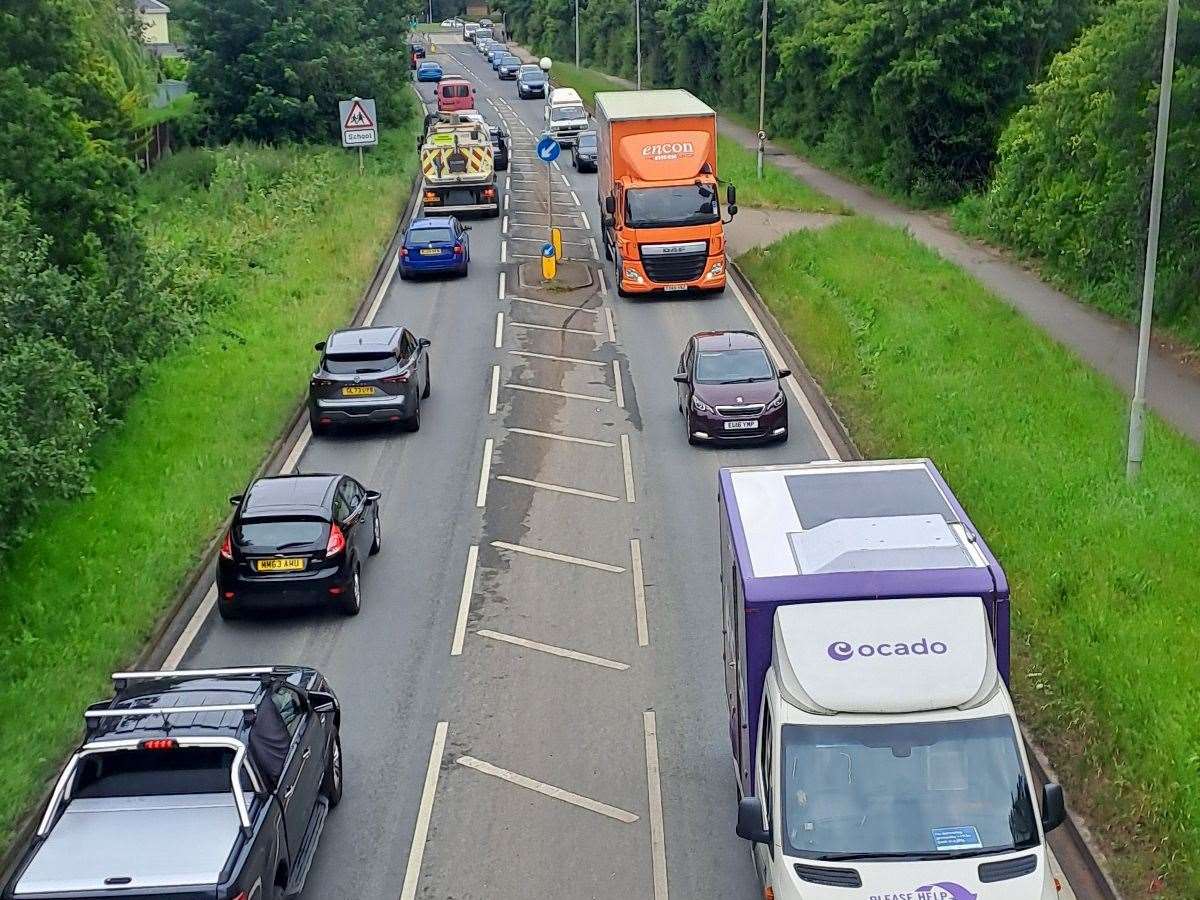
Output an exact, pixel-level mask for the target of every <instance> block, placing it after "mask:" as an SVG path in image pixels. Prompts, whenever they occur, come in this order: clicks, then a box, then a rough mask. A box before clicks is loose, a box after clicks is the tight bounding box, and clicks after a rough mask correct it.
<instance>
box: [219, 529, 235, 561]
mask: <svg viewBox="0 0 1200 900" xmlns="http://www.w3.org/2000/svg"><path fill="white" fill-rule="evenodd" d="M221 559H233V540H232V539H231V538H230V537H229V532H228V531H227V532H225V540H223V541H222V542H221Z"/></svg>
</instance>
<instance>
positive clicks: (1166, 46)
mask: <svg viewBox="0 0 1200 900" xmlns="http://www.w3.org/2000/svg"><path fill="white" fill-rule="evenodd" d="M1178 29H1179V0H1167V25H1166V32H1165V34H1164V35H1163V61H1162V77H1161V79H1160V81H1159V89H1158V130H1157V132H1156V134H1155V137H1154V170H1153V174H1152V176H1151V179H1150V223H1149V228H1148V230H1147V234H1146V273H1145V275H1144V277H1143V279H1142V321H1141V324H1140V326H1139V328H1138V356H1137V374H1136V376H1135V378H1134V383H1133V402H1132V403H1131V404H1130V407H1129V446H1128V451H1127V456H1126V458H1125V476H1126V477H1127V478H1128V479H1129V480H1130V481H1132V480H1134V479H1135V478H1137V477H1138V475H1139V474H1141V471H1142V450H1143V448H1144V446H1145V441H1146V421H1145V420H1146V365H1147V362H1148V358H1149V356H1150V326H1151V320H1152V318H1153V313H1154V279H1155V276H1156V275H1157V269H1158V226H1159V221H1160V219H1161V218H1162V192H1163V170H1164V169H1165V168H1166V163H1167V133H1168V129H1169V126H1170V122H1171V83H1172V82H1173V81H1174V77H1175V36H1176V33H1177V31H1178Z"/></svg>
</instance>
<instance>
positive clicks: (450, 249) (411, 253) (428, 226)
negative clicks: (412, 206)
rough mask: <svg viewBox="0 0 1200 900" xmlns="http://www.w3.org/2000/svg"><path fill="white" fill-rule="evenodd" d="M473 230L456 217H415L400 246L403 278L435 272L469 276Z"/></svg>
mask: <svg viewBox="0 0 1200 900" xmlns="http://www.w3.org/2000/svg"><path fill="white" fill-rule="evenodd" d="M470 230H471V228H470V226H469V225H463V224H462V223H461V222H460V221H458V219H456V218H455V217H454V216H448V217H444V216H443V217H438V218H433V217H430V218H424V219H413V220H412V222H411V223H410V224H409V226H408V230H407V231H406V232H404V241H403V243H402V244H401V245H400V277H401V278H411V277H412V276H414V275H425V274H427V273H428V274H432V273H436V272H453V273H455V274H457V275H466V274H467V268H468V267H469V266H470V264H471V241H470V238H469V235H468V234H467V232H468V231H470Z"/></svg>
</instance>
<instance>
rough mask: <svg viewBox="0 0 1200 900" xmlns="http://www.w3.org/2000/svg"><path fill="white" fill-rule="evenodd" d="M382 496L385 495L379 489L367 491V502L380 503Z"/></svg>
mask: <svg viewBox="0 0 1200 900" xmlns="http://www.w3.org/2000/svg"><path fill="white" fill-rule="evenodd" d="M382 496H383V494H381V493H379V491H367V502H368V503H378V502H379V498H380V497H382Z"/></svg>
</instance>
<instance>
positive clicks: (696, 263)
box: [642, 247, 708, 284]
mask: <svg viewBox="0 0 1200 900" xmlns="http://www.w3.org/2000/svg"><path fill="white" fill-rule="evenodd" d="M706 262H708V248H707V247H705V248H704V249H703V250H701V251H699V252H694V253H672V254H669V255H667V254H653V255H650V254H647V253H644V252H643V253H642V265H643V266H645V267H646V277H647V278H649V279H650V280H651V281H657V282H659V283H660V284H663V283H668V284H669V283H672V282H677V281H695V280H696V279H697V278H699V277H700V273H701V272H703V271H704V264H705V263H706Z"/></svg>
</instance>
